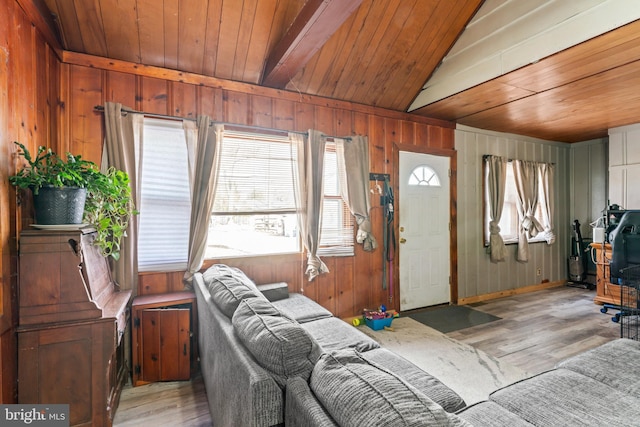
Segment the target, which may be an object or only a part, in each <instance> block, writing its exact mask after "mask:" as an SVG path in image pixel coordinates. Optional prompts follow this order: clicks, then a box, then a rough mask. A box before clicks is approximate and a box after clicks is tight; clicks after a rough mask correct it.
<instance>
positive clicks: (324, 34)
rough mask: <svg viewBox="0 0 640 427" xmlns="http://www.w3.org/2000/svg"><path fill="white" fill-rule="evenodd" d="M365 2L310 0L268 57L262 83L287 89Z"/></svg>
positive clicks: (360, 0) (355, 0) (358, 0)
mask: <svg viewBox="0 0 640 427" xmlns="http://www.w3.org/2000/svg"><path fill="white" fill-rule="evenodd" d="M361 3H362V0H309V1H307V3H306V4H305V5H304V6H303V8H302V10H300V13H299V14H298V16H297V17H296V19H295V20H294V21H293V24H291V27H290V28H289V30H288V31H287V33H286V34H285V35H284V37H283V38H282V40H280V42H278V44H277V45H276V47H275V48H274V49H273V52H271V54H270V55H269V57H268V58H267V63H266V67H265V72H264V76H263V78H262V83H263V84H264V85H265V86H271V87H275V88H284V87H285V86H286V84H287V83H288V82H289V80H290V79H291V78H292V77H293V76H295V75H296V74H297V73H298V71H300V69H302V68H303V67H304V66H305V65H306V63H307V61H309V59H311V58H312V57H313V55H314V54H315V53H316V52H317V51H318V50H319V49H320V48H321V47H322V45H324V43H325V42H326V41H327V40H328V39H329V37H331V35H332V34H333V33H334V32H335V31H336V30H337V29H338V28H340V26H341V25H342V24H343V23H344V21H346V20H347V18H349V16H351V14H352V13H353V11H354V10H356V9H357V8H358V6H360V4H361Z"/></svg>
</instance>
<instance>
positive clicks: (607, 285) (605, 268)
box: [591, 243, 620, 305]
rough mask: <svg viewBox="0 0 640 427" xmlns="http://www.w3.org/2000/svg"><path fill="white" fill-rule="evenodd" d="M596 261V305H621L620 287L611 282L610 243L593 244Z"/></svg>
mask: <svg viewBox="0 0 640 427" xmlns="http://www.w3.org/2000/svg"><path fill="white" fill-rule="evenodd" d="M591 247H592V249H593V250H594V251H595V260H596V296H595V298H594V299H593V301H594V302H595V303H596V304H613V305H620V286H619V285H616V284H613V283H611V282H610V277H611V276H610V274H609V261H610V260H611V245H610V244H609V243H604V244H602V243H591Z"/></svg>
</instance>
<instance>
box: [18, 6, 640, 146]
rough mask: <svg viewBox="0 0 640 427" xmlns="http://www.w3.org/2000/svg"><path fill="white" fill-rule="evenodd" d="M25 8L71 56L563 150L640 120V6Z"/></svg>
mask: <svg viewBox="0 0 640 427" xmlns="http://www.w3.org/2000/svg"><path fill="white" fill-rule="evenodd" d="M17 1H18V2H20V3H23V4H24V3H27V2H28V3H32V4H35V5H36V7H37V8H38V9H39V10H40V11H41V13H42V17H43V19H44V20H45V21H47V22H50V23H51V27H52V28H54V32H55V33H56V34H57V36H58V38H59V43H60V45H61V47H62V49H64V50H67V51H71V52H79V53H83V54H89V55H95V56H100V57H105V58H111V59H118V60H124V61H130V62H133V63H140V64H145V65H152V66H159V67H164V68H168V69H175V70H180V71H185V72H190V73H197V74H201V75H204V76H212V77H216V78H221V79H228V80H234V81H239V82H245V83H249V84H255V85H262V86H267V87H273V88H279V89H285V90H288V91H293V92H299V93H303V94H312V95H318V96H322V97H327V98H333V99H339V100H344V101H348V102H353V103H359V104H365V105H372V106H378V107H383V108H387V109H391V110H397V111H411V112H412V113H413V114H418V115H423V116H428V117H434V118H440V119H445V120H449V121H454V122H457V123H462V124H467V125H470V126H474V127H480V128H484V129H491V130H496V131H503V132H510V133H517V134H521V135H528V136H533V137H538V138H543V139H549V140H556V141H567V142H575V141H583V140H587V139H592V138H599V137H603V136H606V135H607V129H609V128H611V127H616V126H622V125H626V124H631V123H636V122H638V121H640V119H639V118H638V114H637V113H636V112H637V111H640V97H635V96H633V90H630V89H633V88H635V87H637V85H638V83H640V81H639V80H640V77H639V76H640V73H639V72H638V71H640V62H639V60H640V48H638V47H637V46H640V43H639V42H640V40H639V39H640V24H638V21H636V20H637V19H638V17H635V16H634V14H639V13H640V8H630V7H628V2H626V1H621V0H581V1H580V2H573V1H572V2H567V1H566V0H527V1H522V0H486V1H482V0H456V1H451V0H191V1H186V0H164V1H162V2H159V1H157V0H17ZM620 4H623V6H624V5H627V6H626V9H627V10H626V11H625V12H624V13H623V15H624V19H619V18H620V17H619V16H618V15H619V13H618V14H616V13H609V11H610V10H614V9H615V10H620V9H621V8H622V7H621V6H620ZM598 8H599V9H598ZM635 9H638V10H635ZM598 10H599V12H597V11H598ZM593 11H596V12H595V13H594V12H593ZM476 12H478V13H477V14H476ZM605 12H606V13H605ZM589 13H591V15H589ZM581 15H582V16H583V17H586V18H585V19H583V20H582V21H580V20H578V19H577V18H576V17H579V16H581ZM609 15H611V16H613V17H614V19H613V20H611V21H610V22H609V21H607V20H606V19H605V18H607V17H608V16H609ZM474 16H475V17H474ZM549 17H550V18H552V19H551V20H550V21H549V20H548V19H546V18H549ZM472 19H473V20H472ZM545 19H546V20H545ZM549 22H550V24H549ZM576 23H577V24H576ZM467 24H469V26H468V27H467ZM565 24H569V26H568V27H566V28H568V29H564V30H563V29H562V28H563V26H564V25H565ZM571 24H576V25H573V26H571ZM465 28H467V30H466V32H465V33H464V34H463V31H465ZM503 28H504V29H503ZM549 28H551V29H553V31H549ZM524 30H527V31H529V33H527V32H526V31H524ZM585 30H587V33H585V34H586V35H583V36H581V37H582V39H580V38H579V37H578V38H575V37H574V35H575V33H580V32H582V31H585ZM554 31H555V32H554ZM601 33H602V35H600V36H598V34H601ZM461 34H462V35H461ZM496 34H497V35H496ZM536 40H537V42H536ZM456 41H458V43H460V44H456ZM512 41H513V42H515V43H511V46H510V47H508V45H509V42H512ZM547 45H553V46H551V47H553V48H554V49H552V50H545V49H538V50H536V49H533V47H535V46H537V47H538V48H540V46H542V47H549V46H547ZM487 49H489V50H487ZM491 49H493V50H491ZM529 51H531V52H535V55H536V56H535V57H527V55H523V53H529ZM465 52H466V53H465ZM505 52H509V54H510V55H511V57H512V58H517V60H513V61H505V58H507V57H508V55H507V54H506V53H505ZM554 52H555V53H554ZM447 54H449V56H447ZM465 57H474V58H476V59H478V58H479V63H480V64H481V65H484V66H485V67H484V68H487V69H489V70H490V71H492V72H491V73H481V72H480V71H485V70H482V68H483V67H475V68H474V67H471V68H469V64H468V62H465V61H462V60H461V58H465ZM495 58H497V59H498V61H497V62H496V61H492V59H495ZM443 59H444V62H443ZM507 62H508V63H509V64H512V65H515V66H514V67H513V69H509V67H507V66H505V64H507ZM456 64H457V65H456ZM459 64H462V65H459ZM454 65H455V66H454ZM438 67H439V68H438ZM460 67H462V68H460ZM465 67H466V68H465ZM496 69H497V70H498V72H495V70H496ZM436 70H437V71H436ZM434 93H435V95H434ZM636 98H638V99H636Z"/></svg>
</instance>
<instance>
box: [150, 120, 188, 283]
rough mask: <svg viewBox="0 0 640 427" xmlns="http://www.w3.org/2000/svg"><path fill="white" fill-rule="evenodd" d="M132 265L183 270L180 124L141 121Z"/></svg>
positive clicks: (184, 185) (184, 180) (184, 192)
mask: <svg viewBox="0 0 640 427" xmlns="http://www.w3.org/2000/svg"><path fill="white" fill-rule="evenodd" d="M143 135H144V137H143V138H144V140H143V148H142V158H141V159H140V160H141V162H140V167H141V171H142V173H141V179H140V192H141V200H140V203H139V204H140V206H139V207H138V210H139V211H140V216H139V235H138V269H139V270H140V271H158V270H164V271H170V270H180V269H184V268H186V265H187V258H188V246H189V221H190V216H191V200H190V190H189V177H188V170H189V169H188V160H187V149H186V143H185V136H184V130H183V129H182V123H181V122H179V121H173V120H161V119H150V118H145V119H144V131H143Z"/></svg>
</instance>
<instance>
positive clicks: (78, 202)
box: [33, 187, 87, 225]
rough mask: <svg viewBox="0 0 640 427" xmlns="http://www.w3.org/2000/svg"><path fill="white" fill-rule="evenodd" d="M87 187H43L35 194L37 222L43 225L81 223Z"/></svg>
mask: <svg viewBox="0 0 640 427" xmlns="http://www.w3.org/2000/svg"><path fill="white" fill-rule="evenodd" d="M86 200H87V189H86V188H80V187H62V188H59V187H42V188H40V190H39V191H38V194H37V195H36V194H34V195H33V205H34V207H35V211H36V223H37V224H41V225H58V224H81V223H82V216H83V214H84V203H85V201H86Z"/></svg>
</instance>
